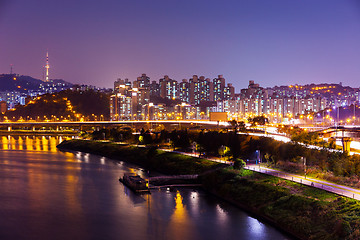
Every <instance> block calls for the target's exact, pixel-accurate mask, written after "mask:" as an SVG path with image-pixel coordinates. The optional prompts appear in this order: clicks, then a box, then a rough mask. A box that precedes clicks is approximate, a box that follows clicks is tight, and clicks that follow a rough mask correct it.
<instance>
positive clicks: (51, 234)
mask: <svg viewBox="0 0 360 240" xmlns="http://www.w3.org/2000/svg"><path fill="white" fill-rule="evenodd" d="M61 140H62V138H61V137H50V136H0V239H30V240H32V239H34V240H35V239H36V240H41V239H62V240H64V239H78V240H80V239H109V240H110V239H154V240H155V239H156V240H157V239H171V240H177V239H178V240H186V239H189V240H191V239H207V240H208V239H209V240H210V239H290V238H289V237H288V236H285V235H284V234H283V233H281V232H279V231H278V230H276V229H275V228H273V227H272V226H269V225H268V224H266V223H263V222H261V221H259V220H257V219H256V218H254V217H251V216H249V215H248V214H247V213H245V212H243V211H241V210H240V209H238V208H236V207H234V206H232V205H231V204H228V203H226V202H224V201H221V200H220V199H218V198H216V197H213V196H211V195H209V194H207V193H205V192H203V191H201V190H200V189H186V188H179V189H176V190H174V191H166V190H154V191H152V192H151V194H150V195H149V194H147V195H137V194H134V193H133V192H132V191H130V190H129V189H128V188H127V187H124V186H123V185H122V183H120V182H119V181H118V179H119V176H122V175H123V173H126V172H136V173H138V174H140V175H143V176H145V172H144V171H143V170H142V169H140V168H138V167H136V166H132V165H130V164H126V163H123V162H116V161H113V160H111V159H107V158H104V157H100V156H95V155H90V154H85V153H79V152H77V153H71V152H62V151H59V150H57V149H56V145H57V144H58V143H59V141H61Z"/></svg>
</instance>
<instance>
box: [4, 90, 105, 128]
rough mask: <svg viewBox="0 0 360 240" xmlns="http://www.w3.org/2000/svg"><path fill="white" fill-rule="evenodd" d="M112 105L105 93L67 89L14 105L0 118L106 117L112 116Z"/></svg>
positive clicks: (52, 119) (72, 119) (67, 118)
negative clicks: (110, 114)
mask: <svg viewBox="0 0 360 240" xmlns="http://www.w3.org/2000/svg"><path fill="white" fill-rule="evenodd" d="M109 105H110V104H109V95H108V94H106V93H103V92H100V91H95V90H92V89H89V90H79V89H77V90H70V89H68V90H64V91H61V92H57V93H52V94H50V93H47V94H44V95H41V96H38V97H36V98H34V99H31V98H28V100H27V101H26V103H25V105H20V104H19V105H17V106H15V108H13V109H11V110H8V111H6V112H5V113H4V114H3V115H2V116H1V118H2V119H4V120H6V119H8V120H11V121H18V120H33V121H81V120H84V121H85V120H87V121H89V120H103V119H104V120H106V119H108V118H109V112H110V110H109Z"/></svg>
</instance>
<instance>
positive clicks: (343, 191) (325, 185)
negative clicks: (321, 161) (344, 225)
mask: <svg viewBox="0 0 360 240" xmlns="http://www.w3.org/2000/svg"><path fill="white" fill-rule="evenodd" d="M245 168H246V169H249V170H252V171H256V172H261V173H265V174H268V175H272V176H276V177H280V178H283V179H287V180H291V181H294V182H298V183H301V184H304V185H308V186H312V187H315V188H320V189H324V190H326V191H328V192H332V193H336V194H339V195H342V196H345V197H350V198H354V199H356V200H360V189H356V188H352V187H347V186H344V185H340V184H336V183H332V182H328V181H325V180H320V179H316V178H311V177H306V178H305V176H301V175H297V174H293V173H287V172H283V171H280V170H275V169H271V168H267V167H263V166H260V165H255V164H252V165H248V166H246V167H245Z"/></svg>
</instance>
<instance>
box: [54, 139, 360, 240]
mask: <svg viewBox="0 0 360 240" xmlns="http://www.w3.org/2000/svg"><path fill="white" fill-rule="evenodd" d="M58 147H59V148H60V149H69V150H75V151H83V152H88V153H94V154H98V155H103V156H107V157H110V158H113V159H118V160H123V161H125V160H126V161H127V162H131V163H135V164H138V165H140V166H142V167H145V168H148V169H153V170H156V171H159V172H162V173H166V174H199V173H206V172H207V174H204V175H203V176H202V177H201V182H202V185H203V188H204V189H205V190H207V191H209V192H211V193H213V194H215V195H217V196H219V197H220V198H223V199H225V200H227V201H229V202H232V203H233V204H235V205H237V206H239V207H241V208H243V209H245V210H247V211H249V212H252V213H254V214H256V215H258V216H260V217H262V218H264V219H267V220H268V221H270V222H272V223H273V224H274V225H275V226H278V227H279V228H281V229H283V230H285V231H287V232H289V233H291V234H293V235H294V236H297V237H299V238H301V239H359V238H360V231H359V227H360V217H359V213H360V204H359V202H358V201H356V200H353V199H350V198H346V197H340V196H338V195H336V194H332V193H328V192H326V191H323V190H320V189H315V188H312V187H308V186H304V185H301V184H298V183H294V182H291V181H287V180H283V179H280V178H277V177H274V176H268V175H264V174H261V173H256V172H253V171H250V170H245V169H243V170H240V171H239V170H233V169H231V168H222V169H218V170H216V171H210V170H214V169H217V168H219V167H220V166H221V165H220V164H219V163H214V162H211V161H208V160H204V159H199V158H194V157H190V156H184V155H181V154H176V153H169V152H162V151H158V150H156V149H153V148H142V147H141V148H138V147H133V146H129V145H119V144H115V143H110V142H94V141H86V140H71V141H65V142H63V143H61V144H60V145H59V146H58Z"/></svg>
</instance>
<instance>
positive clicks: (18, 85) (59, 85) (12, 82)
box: [0, 74, 73, 93]
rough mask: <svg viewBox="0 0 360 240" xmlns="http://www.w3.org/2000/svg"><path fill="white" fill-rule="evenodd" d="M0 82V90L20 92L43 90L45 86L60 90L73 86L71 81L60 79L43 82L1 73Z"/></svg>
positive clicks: (28, 77)
mask: <svg viewBox="0 0 360 240" xmlns="http://www.w3.org/2000/svg"><path fill="white" fill-rule="evenodd" d="M0 83H1V84H0V92H5V91H7V92H12V91H17V92H21V93H25V92H28V91H39V90H40V91H41V90H45V88H52V89H54V90H55V89H56V90H57V89H60V90H62V89H64V88H69V87H71V86H73V84H72V83H69V82H66V81H64V80H62V79H53V80H51V81H50V82H43V81H41V80H40V79H36V78H33V77H30V76H23V75H19V74H1V75H0Z"/></svg>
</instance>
